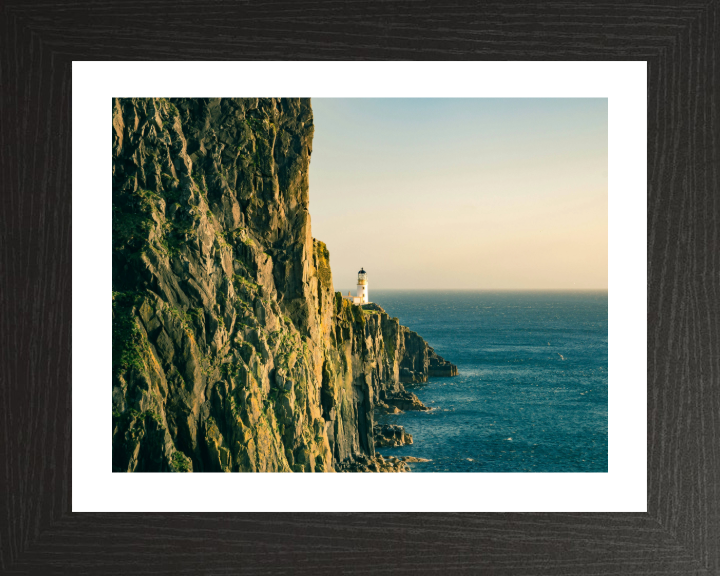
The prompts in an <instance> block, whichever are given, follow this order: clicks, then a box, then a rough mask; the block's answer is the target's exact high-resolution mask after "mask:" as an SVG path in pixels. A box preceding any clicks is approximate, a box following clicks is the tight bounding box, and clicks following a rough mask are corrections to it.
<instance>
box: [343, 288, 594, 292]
mask: <svg viewBox="0 0 720 576" xmlns="http://www.w3.org/2000/svg"><path fill="white" fill-rule="evenodd" d="M346 290H347V288H346V289H343V290H340V289H335V292H345V291H346ZM372 290H373V291H375V290H378V291H387V292H390V291H401V290H402V291H404V292H607V291H608V288H373V289H372ZM352 291H353V290H352V289H350V292H352ZM371 293H372V292H371Z"/></svg>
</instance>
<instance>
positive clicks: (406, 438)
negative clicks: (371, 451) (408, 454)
mask: <svg viewBox="0 0 720 576" xmlns="http://www.w3.org/2000/svg"><path fill="white" fill-rule="evenodd" d="M373 432H374V434H375V448H385V447H388V446H390V447H397V446H405V445H407V444H412V443H413V439H412V436H411V435H410V434H408V433H407V432H405V428H404V427H403V426H397V425H393V424H383V425H382V426H380V425H378V424H376V425H375V428H374V429H373Z"/></svg>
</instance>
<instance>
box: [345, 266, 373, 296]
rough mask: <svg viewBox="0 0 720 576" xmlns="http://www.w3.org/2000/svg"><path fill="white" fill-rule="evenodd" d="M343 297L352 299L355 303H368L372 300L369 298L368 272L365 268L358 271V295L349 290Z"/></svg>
mask: <svg viewBox="0 0 720 576" xmlns="http://www.w3.org/2000/svg"><path fill="white" fill-rule="evenodd" d="M343 298H345V300H350V302H352V303H353V304H367V303H368V302H370V300H369V299H368V280H367V272H365V269H364V268H360V272H358V280H357V296H352V295H351V294H350V292H348V294H347V296H343Z"/></svg>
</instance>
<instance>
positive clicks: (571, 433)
mask: <svg viewBox="0 0 720 576" xmlns="http://www.w3.org/2000/svg"><path fill="white" fill-rule="evenodd" d="M371 297H372V300H373V301H374V302H377V303H378V304H380V306H382V307H383V308H385V310H386V311H387V312H388V313H389V314H390V315H391V316H397V317H398V318H399V319H400V322H401V324H404V325H405V326H408V327H409V328H410V329H412V330H415V331H416V332H417V333H418V334H420V335H421V336H422V337H423V338H424V339H425V340H426V341H427V342H428V343H429V344H430V346H432V347H433V348H435V351H436V352H437V353H438V354H440V355H441V356H443V357H444V358H445V359H446V360H449V361H451V362H453V363H454V364H456V365H457V367H458V371H459V375H458V376H455V377H453V378H431V379H430V380H429V381H428V382H427V383H424V384H420V385H414V386H413V385H406V386H407V387H408V389H409V390H411V391H412V392H414V393H415V394H417V396H418V397H419V398H420V400H422V401H423V402H424V403H425V404H426V405H427V406H429V407H431V408H432V409H433V410H432V411H431V412H405V413H403V414H399V415H387V416H381V417H379V419H378V420H379V421H380V422H381V423H392V424H400V425H402V426H404V427H405V429H406V431H407V432H409V433H410V434H412V436H413V441H414V443H413V444H412V445H410V446H403V447H399V448H381V449H378V452H379V453H381V454H382V455H383V456H389V455H395V456H417V457H421V458H429V459H430V460H431V461H430V462H426V463H413V464H411V468H412V470H413V472H607V469H608V456H607V446H608V443H607V432H608V299H607V291H602V292H470V291H468V292H465V291H382V290H374V291H372V292H371Z"/></svg>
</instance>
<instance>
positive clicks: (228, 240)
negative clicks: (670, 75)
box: [112, 98, 457, 472]
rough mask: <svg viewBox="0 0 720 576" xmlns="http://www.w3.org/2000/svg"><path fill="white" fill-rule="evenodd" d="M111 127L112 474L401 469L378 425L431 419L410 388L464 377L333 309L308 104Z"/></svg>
mask: <svg viewBox="0 0 720 576" xmlns="http://www.w3.org/2000/svg"><path fill="white" fill-rule="evenodd" d="M112 116H113V122H112V141H113V167H112V171H113V172H112V178H113V201H112V226H113V230H112V232H113V266H112V269H113V278H112V283H113V295H112V310H113V312H112V313H113V367H112V370H113V376H112V386H113V412H112V414H113V470H114V471H128V472H131V471H196V472H198V471H288V472H289V471H296V472H310V471H315V472H332V471H336V470H337V471H340V470H377V471H400V470H403V469H406V466H405V464H404V463H403V462H402V461H400V460H397V459H390V460H388V461H385V460H384V459H382V457H378V456H376V455H375V444H376V443H375V437H374V434H375V432H374V429H375V430H377V428H376V427H375V426H374V420H373V417H374V411H375V410H377V409H383V410H385V411H396V410H398V409H403V410H405V409H426V408H425V407H424V406H423V405H422V403H421V402H420V401H419V400H418V399H417V397H415V396H414V395H413V394H411V393H408V392H407V391H406V390H405V389H404V387H403V382H417V381H424V380H426V379H427V377H428V375H434V374H437V375H451V374H453V373H456V372H457V371H456V369H455V367H454V366H453V365H452V364H450V363H448V362H446V361H444V360H443V359H442V358H440V357H439V356H437V355H436V354H435V353H434V351H433V350H432V349H431V348H430V347H429V346H428V345H427V344H426V343H425V342H424V341H423V340H422V338H420V337H419V336H418V335H417V334H415V333H414V332H411V331H410V330H408V329H407V328H405V327H403V326H401V325H400V324H399V323H398V321H397V319H396V318H390V317H389V316H388V314H386V313H385V312H384V311H383V310H382V309H381V308H379V307H378V306H372V305H370V306H366V307H365V308H366V309H362V308H360V307H358V306H353V305H351V304H349V303H348V302H347V301H345V300H343V299H342V298H341V297H340V294H339V293H335V292H334V290H333V282H332V272H331V270H330V256H329V253H328V250H327V248H326V247H325V245H324V244H323V243H322V242H320V241H318V240H315V239H313V237H312V234H311V229H310V214H309V212H308V201H309V197H308V169H309V164H310V156H311V154H312V137H313V129H314V128H313V115H312V109H311V106H310V101H309V100H303V99H163V98H149V99H116V100H114V102H113V114H112ZM394 434H395V432H394ZM397 434H398V435H399V436H400V437H402V435H401V434H399V433H397Z"/></svg>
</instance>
